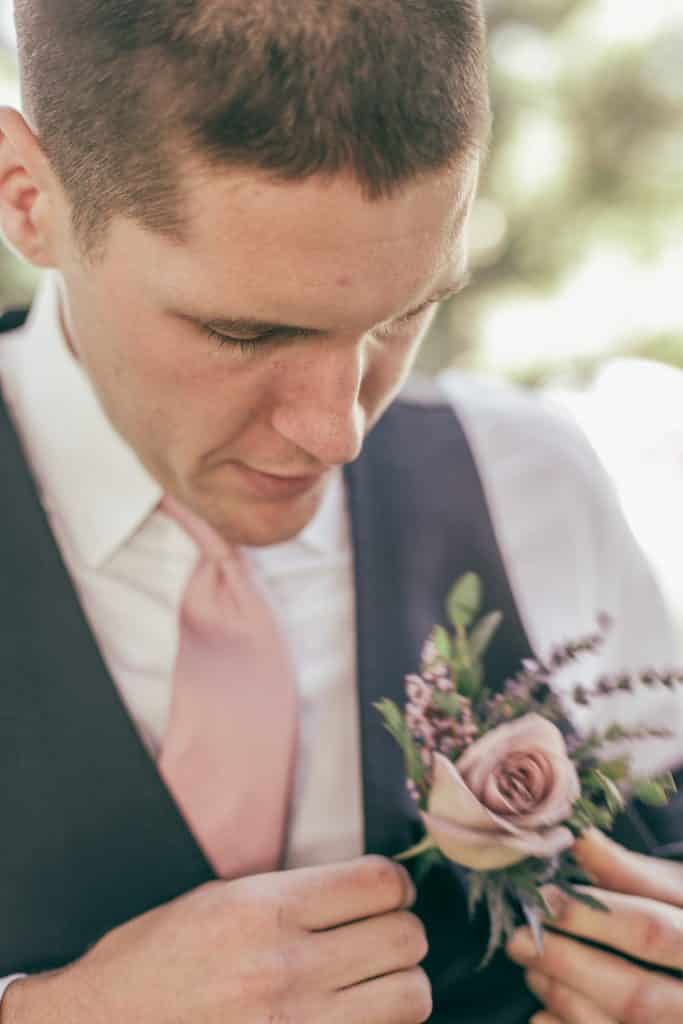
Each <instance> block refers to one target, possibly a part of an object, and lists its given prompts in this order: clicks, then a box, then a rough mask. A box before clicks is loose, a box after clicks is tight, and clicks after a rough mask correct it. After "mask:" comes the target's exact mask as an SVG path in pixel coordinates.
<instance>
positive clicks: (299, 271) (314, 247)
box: [137, 160, 478, 320]
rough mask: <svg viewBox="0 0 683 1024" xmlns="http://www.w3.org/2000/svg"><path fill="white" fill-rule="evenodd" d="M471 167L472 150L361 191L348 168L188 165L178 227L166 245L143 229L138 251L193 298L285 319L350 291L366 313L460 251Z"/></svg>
mask: <svg viewBox="0 0 683 1024" xmlns="http://www.w3.org/2000/svg"><path fill="white" fill-rule="evenodd" d="M477 170H478V167H477V163H476V161H474V160H470V161H467V162H463V163H462V165H461V166H459V167H457V168H454V169H449V170H448V171H444V172H441V173H438V174H434V175H431V176H430V177H428V178H425V179H423V180H421V181H419V182H415V183H413V184H411V185H408V186H406V187H405V188H404V189H403V190H402V191H401V192H399V193H397V194H396V195H394V196H392V197H391V198H382V199H377V200H369V199H367V198H366V197H365V195H364V194H363V192H362V191H361V189H360V187H359V186H358V185H357V183H356V182H355V181H354V180H353V179H352V178H350V177H346V176H343V177H342V176H338V177H333V178H326V179H322V178H311V179H309V180H306V181H297V182H286V183H282V182H273V181H272V180H269V179H268V178H267V177H266V176H265V175H264V174H261V173H259V172H251V173H250V172H246V171H237V170H234V169H230V170H227V171H215V170H214V171H211V172H207V171H206V170H205V169H202V168H189V169H188V172H187V173H186V175H185V178H184V192H185V203H186V208H185V213H186V216H187V225H188V226H187V234H186V238H185V239H184V241H183V242H182V244H179V245H174V244H173V243H171V242H169V241H168V240H167V239H164V238H162V237H160V236H151V235H149V236H148V235H146V236H145V239H144V240H140V244H141V245H142V246H143V247H144V245H150V246H151V247H152V248H153V249H155V250H156V251H154V252H152V251H150V252H149V253H148V262H149V263H150V264H151V265H152V266H154V265H156V266H159V265H163V266H164V268H165V273H164V282H165V285H167V286H168V287H170V288H172V289H173V290H174V291H175V292H176V293H177V294H179V295H181V296H182V295H183V294H186V293H187V289H188V287H191V288H192V298H193V302H194V304H195V305H196V304H201V303H202V302H204V303H207V304H209V305H211V304H213V305H214V307H215V305H216V301H217V299H219V298H220V299H221V300H222V302H223V304H225V303H226V302H227V303H230V302H232V303H233V305H234V303H235V302H236V301H237V302H239V305H240V307H241V308H242V311H243V312H248V313H249V314H250V315H253V316H261V315H263V316H264V317H266V316H279V317H281V318H283V319H284V320H287V318H288V317H289V316H290V315H293V314H295V313H298V312H300V307H301V304H302V303H305V304H306V308H307V309H308V310H309V311H310V314H311V316H312V317H316V316H317V315H319V314H320V315H322V314H323V313H324V315H326V316H329V315H330V314H335V313H337V312H339V313H341V312H343V308H344V304H345V303H346V302H348V295H349V293H350V292H353V294H354V302H355V303H356V305H357V306H358V304H359V303H360V304H362V303H363V301H364V297H365V300H366V301H367V303H368V313H370V312H371V309H370V307H372V312H373V315H374V313H375V311H376V307H377V305H378V304H381V303H383V302H386V303H387V304H388V305H389V306H391V305H392V302H394V301H396V300H397V299H398V296H399V295H402V296H403V297H405V296H408V295H413V294H417V292H419V291H420V289H421V288H422V286H423V285H424V287H425V288H429V287H433V286H434V285H438V284H439V277H440V275H443V276H444V277H445V276H446V275H447V274H448V271H449V269H450V267H451V265H452V264H453V262H454V261H458V260H459V261H461V262H462V260H463V253H464V242H463V236H464V226H465V222H466V218H467V213H468V210H469V206H470V204H471V199H472V196H473V194H474V190H475V186H476V178H477ZM137 248H138V252H140V251H141V250H140V248H139V247H137ZM418 297H419V296H418ZM294 304H295V305H296V306H297V307H298V308H297V309H295V308H293V307H294ZM266 307H267V308H266ZM358 312H359V313H360V310H358Z"/></svg>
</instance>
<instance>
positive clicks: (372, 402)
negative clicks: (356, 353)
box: [361, 329, 425, 422]
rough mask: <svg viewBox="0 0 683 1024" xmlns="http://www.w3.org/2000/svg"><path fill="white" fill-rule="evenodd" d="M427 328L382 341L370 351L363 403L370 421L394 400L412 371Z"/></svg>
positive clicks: (363, 388)
mask: <svg viewBox="0 0 683 1024" xmlns="http://www.w3.org/2000/svg"><path fill="white" fill-rule="evenodd" d="M424 333H425V331H424V329H422V330H418V331H413V332H411V333H410V334H406V335H404V336H396V337H394V338H388V339H385V340H383V341H381V342H380V343H379V344H378V345H377V346H376V348H375V350H374V351H373V352H371V355H370V359H369V362H368V369H367V372H366V374H365V376H364V378H363V386H362V390H361V402H362V404H363V407H364V409H365V411H366V414H367V415H368V417H369V419H370V421H371V422H373V421H374V420H376V419H377V418H378V417H379V416H380V415H381V413H382V412H383V411H384V410H385V409H386V407H387V406H388V405H389V404H390V403H391V402H392V401H393V399H394V398H395V397H396V395H397V394H398V392H399V391H400V390H401V387H402V386H403V384H404V383H405V381H406V378H407V377H408V375H409V374H410V371H411V370H412V368H413V366H414V364H415V359H416V357H417V354H418V352H419V350H420V345H421V342H422V338H423V336H424Z"/></svg>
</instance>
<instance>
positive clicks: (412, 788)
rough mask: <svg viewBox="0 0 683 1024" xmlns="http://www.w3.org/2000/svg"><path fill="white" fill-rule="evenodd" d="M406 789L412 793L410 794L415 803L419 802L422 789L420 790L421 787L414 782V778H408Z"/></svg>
mask: <svg viewBox="0 0 683 1024" xmlns="http://www.w3.org/2000/svg"><path fill="white" fill-rule="evenodd" d="M406 789H407V790H408V792H409V793H410V795H411V797H412V798H413V800H414V801H415V803H419V800H420V791H419V789H418V788H417V786H416V785H415V783H414V782H413V780H412V779H406Z"/></svg>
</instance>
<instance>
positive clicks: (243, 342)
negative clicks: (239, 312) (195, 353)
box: [202, 302, 436, 355]
mask: <svg viewBox="0 0 683 1024" xmlns="http://www.w3.org/2000/svg"><path fill="white" fill-rule="evenodd" d="M434 305H436V303H435V302H430V303H428V305H426V306H423V307H422V309H417V310H415V312H414V313H408V314H407V315H406V316H402V317H400V318H399V319H398V320H395V321H394V324H393V325H392V327H393V326H395V325H396V324H407V323H410V322H411V321H412V320H417V318H418V317H419V316H422V314H423V313H426V312H427V310H428V309H430V307H431V306H434ZM202 329H203V330H204V332H205V333H206V334H208V336H209V337H210V338H211V339H212V340H213V341H215V342H216V344H217V345H218V347H219V348H224V347H225V346H226V345H229V346H230V347H232V348H238V349H239V350H240V352H241V353H242V354H243V355H251V354H253V353H254V352H256V351H258V349H259V348H260V347H261V346H262V345H263V344H265V343H266V342H268V341H276V340H277V339H278V338H279V337H282V335H283V334H285V333H286V332H279V331H272V332H271V333H270V334H261V335H260V336H259V337H257V338H235V337H231V336H230V335H229V334H221V333H220V331H216V330H214V329H213V327H209V326H208V325H202ZM374 333H375V334H376V335H378V336H379V337H380V338H386V337H388V336H389V335H390V334H391V328H385V329H384V330H383V331H382V330H378V331H375V332H374ZM302 336H303V335H302V334H298V333H297V332H296V331H294V332H288V333H286V337H287V339H288V340H289V339H296V338H300V337H302Z"/></svg>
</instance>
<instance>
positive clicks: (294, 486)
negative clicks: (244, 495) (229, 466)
mask: <svg viewBox="0 0 683 1024" xmlns="http://www.w3.org/2000/svg"><path fill="white" fill-rule="evenodd" d="M235 469H236V470H237V472H238V473H239V475H240V478H241V480H242V482H243V483H244V485H245V487H246V488H247V489H248V490H249V491H251V493H253V494H255V495H257V496H259V497H266V498H278V497H279V498H294V497H298V496H300V495H302V494H305V493H306V492H308V491H310V490H312V489H313V488H314V487H315V486H316V485H317V484H318V483H320V481H321V479H322V478H323V477H324V475H325V471H323V472H319V473H308V474H306V475H304V476H287V475H280V474H276V473H264V472H262V471H261V470H259V469H254V468H252V467H251V466H245V465H244V464H243V463H235Z"/></svg>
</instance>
